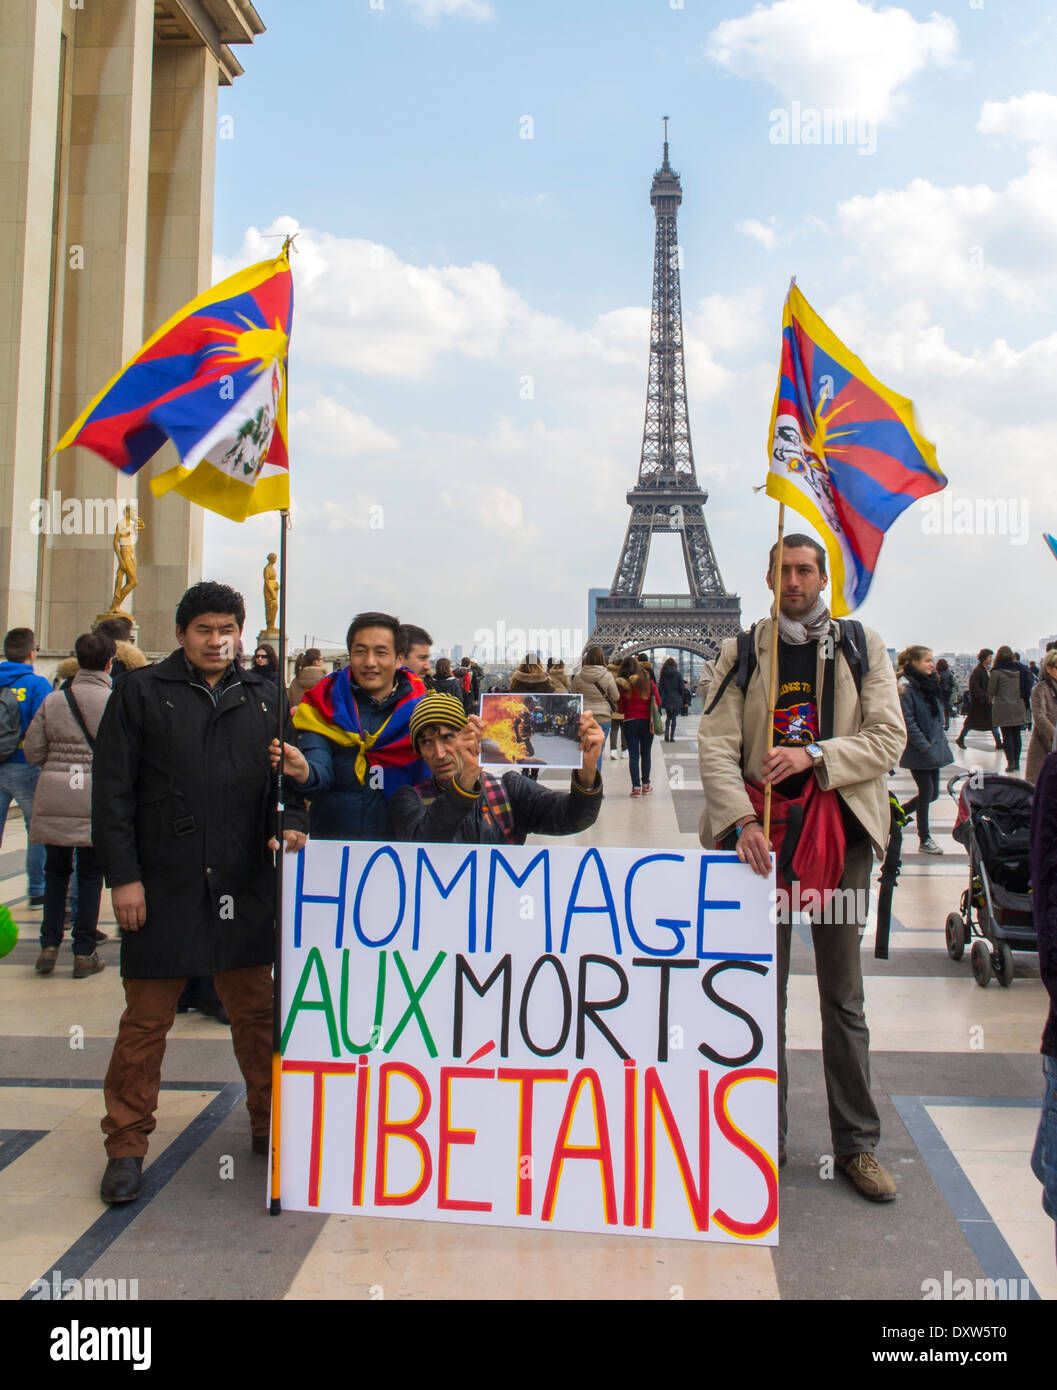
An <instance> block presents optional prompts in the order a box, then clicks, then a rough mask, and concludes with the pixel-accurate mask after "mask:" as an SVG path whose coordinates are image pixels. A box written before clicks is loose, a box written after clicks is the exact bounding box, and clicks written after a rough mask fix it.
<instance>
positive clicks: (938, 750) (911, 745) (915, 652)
mask: <svg viewBox="0 0 1057 1390" xmlns="http://www.w3.org/2000/svg"><path fill="white" fill-rule="evenodd" d="M898 666H899V673H900V680H899V702H900V704H901V705H902V707H903V721H904V723H905V724H906V726H907V746H906V748H905V749H904V750H903V756H902V757H901V758H900V759H899V765H900V767H905V768H907V769H908V770H909V771H910V774H911V776H912V777H913V778H914V781H915V782H916V783H917V789H918V798H917V817H918V852H919V853H921V854H942V853H943V850H942V849H940V847H939V845H938V844H937V843H936V841H935V840H934V839H933V838H932V836H931V834H930V833H929V806H930V805H931V804H932V802H933V801H935V800H936V798H937V797H938V796H939V794H940V768H941V767H946V766H947V764H948V763H952V762H953V761H954V754H953V753H952V752H951V749H950V744H949V743H948V742H947V739H946V736H945V734H944V732H943V694H942V692H941V690H940V683H939V679H938V678H937V676H936V662H935V660H934V659H933V656H932V652H931V651H930V650H929V649H928V647H907V649H906V651H904V652H900V654H899V662H898Z"/></svg>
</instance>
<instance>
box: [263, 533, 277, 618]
mask: <svg viewBox="0 0 1057 1390" xmlns="http://www.w3.org/2000/svg"><path fill="white" fill-rule="evenodd" d="M277 558H278V557H277V556H276V555H275V554H274V553H272V552H269V555H268V563H267V564H266V565H265V567H264V626H265V629H266V631H268V632H275V630H276V628H275V617H276V614H277V613H278V612H279V577H278V575H277V574H276V573H275V561H276V559H277Z"/></svg>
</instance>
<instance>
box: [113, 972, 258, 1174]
mask: <svg viewBox="0 0 1057 1390" xmlns="http://www.w3.org/2000/svg"><path fill="white" fill-rule="evenodd" d="M184 983H185V981H184V980H182V979H180V980H125V981H124V985H125V1012H124V1013H123V1014H122V1015H121V1023H120V1024H119V1025H118V1030H117V1037H116V1039H115V1040H114V1051H113V1053H112V1054H111V1057H110V1066H109V1067H108V1068H107V1073H106V1080H105V1081H104V1082H103V1095H104V1098H105V1100H106V1114H105V1116H104V1117H103V1121H102V1129H103V1133H104V1134H105V1135H106V1140H105V1141H104V1147H105V1148H106V1152H107V1157H108V1158H139V1157H142V1155H144V1154H145V1153H146V1152H147V1141H148V1139H149V1138H150V1136H151V1134H152V1133H153V1132H154V1127H155V1125H156V1124H157V1120H156V1119H155V1118H154V1112H155V1110H156V1109H157V1108H158V1091H159V1089H160V1088H161V1064H162V1059H163V1058H164V1056H165V1040H166V1038H167V1037H168V1033H169V1029H170V1028H171V1027H172V1025H173V1020H174V1019H175V1017H176V1001H177V1000H178V999H179V997H180V992H181V990H182V989H183V987H184ZM213 983H214V985H215V986H216V991H217V994H218V995H219V996H220V1000H221V1003H222V1004H223V1005H224V1007H225V1008H226V1009H227V1011H228V1013H229V1015H230V1016H231V1041H232V1045H233V1046H234V1048H235V1057H236V1058H237V1060H238V1064H239V1069H240V1070H241V1072H242V1075H243V1077H244V1078H245V1081H246V1109H247V1110H248V1111H249V1112H250V1126H251V1129H252V1131H253V1134H254V1137H255V1138H256V1137H267V1134H268V1124H269V1117H270V1113H271V1094H272V1075H271V1073H272V967H271V966H270V965H254V966H250V967H249V968H248V969H245V970H223V971H220V972H219V973H218V974H216V975H214V976H213Z"/></svg>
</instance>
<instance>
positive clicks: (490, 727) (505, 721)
mask: <svg viewBox="0 0 1057 1390" xmlns="http://www.w3.org/2000/svg"><path fill="white" fill-rule="evenodd" d="M524 708H525V704H524V701H522V700H519V699H518V698H517V697H516V696H503V695H486V696H485V697H484V701H483V703H482V710H481V717H482V722H483V723H484V735H483V737H484V738H487V739H491V740H492V742H493V743H494V744H495V745H496V747H497V748H498V749H499V751H500V752H501V753H502V755H503V757H504V758H509V759H510V761H511V762H512V763H516V762H519V761H520V760H521V759H522V758H523V757H524V755H525V746H524V744H522V743H519V742H518V741H517V739H516V738H515V737H514V729H513V723H514V719H515V718H516V716H517V715H519V714H521V713H522V711H523V710H524Z"/></svg>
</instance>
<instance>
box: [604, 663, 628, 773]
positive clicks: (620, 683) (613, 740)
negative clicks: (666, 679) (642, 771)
mask: <svg viewBox="0 0 1057 1390" xmlns="http://www.w3.org/2000/svg"><path fill="white" fill-rule="evenodd" d="M606 670H607V671H608V672H609V674H610V675H611V676H612V677H613V684H614V685H615V686H616V688H617V703H616V706H615V708H614V710H613V722H612V723H611V724H610V726H609V756H610V757H611V758H613V759H614V760H616V759H619V758H626V757H627V756H628V740H627V736H626V734H625V733H624V711H623V710H622V709H621V708H620V696H621V694H622V693H623V692H624V691H625V690H627V688H628V683H627V681H626V680H625V679H624V678H623V676H622V675H621V674H620V662H619V661H608V662H607V663H606Z"/></svg>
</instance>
